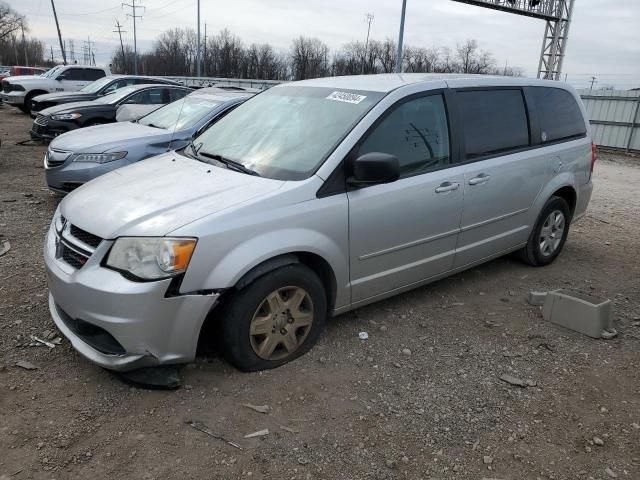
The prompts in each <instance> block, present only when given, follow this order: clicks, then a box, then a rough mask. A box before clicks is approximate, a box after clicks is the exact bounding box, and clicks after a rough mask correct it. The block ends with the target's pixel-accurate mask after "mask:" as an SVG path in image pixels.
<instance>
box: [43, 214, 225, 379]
mask: <svg viewBox="0 0 640 480" xmlns="http://www.w3.org/2000/svg"><path fill="white" fill-rule="evenodd" d="M111 244H112V242H110V241H108V240H103V241H102V243H101V244H100V245H99V246H98V248H97V249H96V250H95V252H94V253H93V255H92V256H91V257H90V258H89V260H88V261H87V262H86V264H85V265H84V266H82V267H81V268H79V269H75V268H74V267H72V266H70V265H68V264H67V263H65V262H64V261H63V260H62V259H60V258H57V256H56V249H57V233H56V232H55V229H54V228H53V226H52V227H51V228H50V229H49V232H48V234H47V238H46V242H45V251H44V258H45V266H46V270H47V277H48V283H49V309H50V311H51V316H52V317H53V320H54V322H55V323H56V326H57V327H58V329H59V330H60V331H61V332H62V333H63V334H64V336H65V337H67V338H68V339H69V341H70V342H71V344H72V345H73V347H74V348H75V349H76V350H77V351H78V352H79V353H80V354H81V355H83V356H84V357H86V358H87V359H88V360H90V361H92V362H93V363H96V364H98V365H100V366H101V367H104V368H108V369H110V370H118V371H127V370H133V369H136V368H140V367H148V366H155V365H161V364H172V363H183V362H189V361H191V360H193V359H194V358H195V354H196V349H197V345H198V337H199V334H200V328H201V327H202V324H203V322H204V320H205V318H206V316H207V314H208V313H209V311H210V310H211V309H212V308H213V307H214V306H215V304H216V302H217V300H218V297H219V295H217V294H212V295H179V296H167V290H168V288H169V284H170V283H171V280H169V279H167V280H161V281H156V282H134V281H130V280H127V279H125V278H124V277H123V276H122V275H121V274H120V273H118V272H115V271H112V270H109V269H106V268H103V267H101V266H100V262H101V260H102V258H103V257H104V256H105V254H106V253H107V252H108V250H109V248H110V247H111ZM76 322H79V323H82V324H83V325H85V326H87V325H89V326H93V327H97V328H94V330H96V331H99V332H106V337H110V338H111V339H112V341H111V344H112V345H117V346H118V347H119V348H111V347H109V345H108V344H107V345H106V346H105V347H101V346H100V345H105V344H104V342H103V343H102V344H100V343H99V342H95V341H92V338H93V337H92V338H90V337H88V336H83V334H82V332H80V333H79V329H78V328H74V325H77V323H76ZM85 330H86V329H85ZM114 342H115V343H114Z"/></svg>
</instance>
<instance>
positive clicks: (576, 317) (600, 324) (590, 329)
mask: <svg viewBox="0 0 640 480" xmlns="http://www.w3.org/2000/svg"><path fill="white" fill-rule="evenodd" d="M542 316H543V317H544V319H545V320H547V321H549V322H551V323H555V324H556V325H560V326H561V327H565V328H569V329H571V330H574V331H576V332H579V333H582V334H584V335H588V336H589V337H592V338H601V337H602V332H603V331H604V330H608V329H610V328H611V322H612V319H613V304H612V303H611V300H604V299H601V298H597V297H592V296H591V295H586V294H584V293H578V292H573V291H570V290H564V289H561V290H553V291H551V292H549V293H548V294H547V296H546V298H545V301H544V304H543V306H542Z"/></svg>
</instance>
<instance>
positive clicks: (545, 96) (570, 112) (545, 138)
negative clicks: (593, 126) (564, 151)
mask: <svg viewBox="0 0 640 480" xmlns="http://www.w3.org/2000/svg"><path fill="white" fill-rule="evenodd" d="M531 94H532V96H533V101H534V102H535V105H536V109H537V110H538V117H539V118H540V126H541V130H542V142H543V143H548V142H555V141H557V140H563V139H568V138H575V137H581V136H584V135H585V134H586V133H587V128H586V126H585V123H584V118H583V117H582V112H581V111H580V107H579V106H578V104H577V102H576V99H575V98H574V97H573V95H571V94H570V93H569V92H567V91H566V90H562V89H560V88H549V87H532V88H531Z"/></svg>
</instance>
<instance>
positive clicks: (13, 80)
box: [4, 75, 43, 83]
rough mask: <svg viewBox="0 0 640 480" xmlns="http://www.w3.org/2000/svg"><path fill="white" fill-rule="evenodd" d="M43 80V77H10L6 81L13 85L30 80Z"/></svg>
mask: <svg viewBox="0 0 640 480" xmlns="http://www.w3.org/2000/svg"><path fill="white" fill-rule="evenodd" d="M42 78H43V77H41V76H40V75H13V76H11V75H9V76H8V77H5V78H4V79H5V80H7V81H9V82H11V83H21V82H25V81H26V82H28V81H29V80H42Z"/></svg>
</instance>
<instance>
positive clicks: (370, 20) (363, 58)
mask: <svg viewBox="0 0 640 480" xmlns="http://www.w3.org/2000/svg"><path fill="white" fill-rule="evenodd" d="M366 19H367V23H368V24H369V26H368V27H367V40H366V42H364V56H363V57H362V73H363V74H364V66H365V62H366V61H367V51H368V50H369V34H370V33H371V22H373V13H367V15H366Z"/></svg>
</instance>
